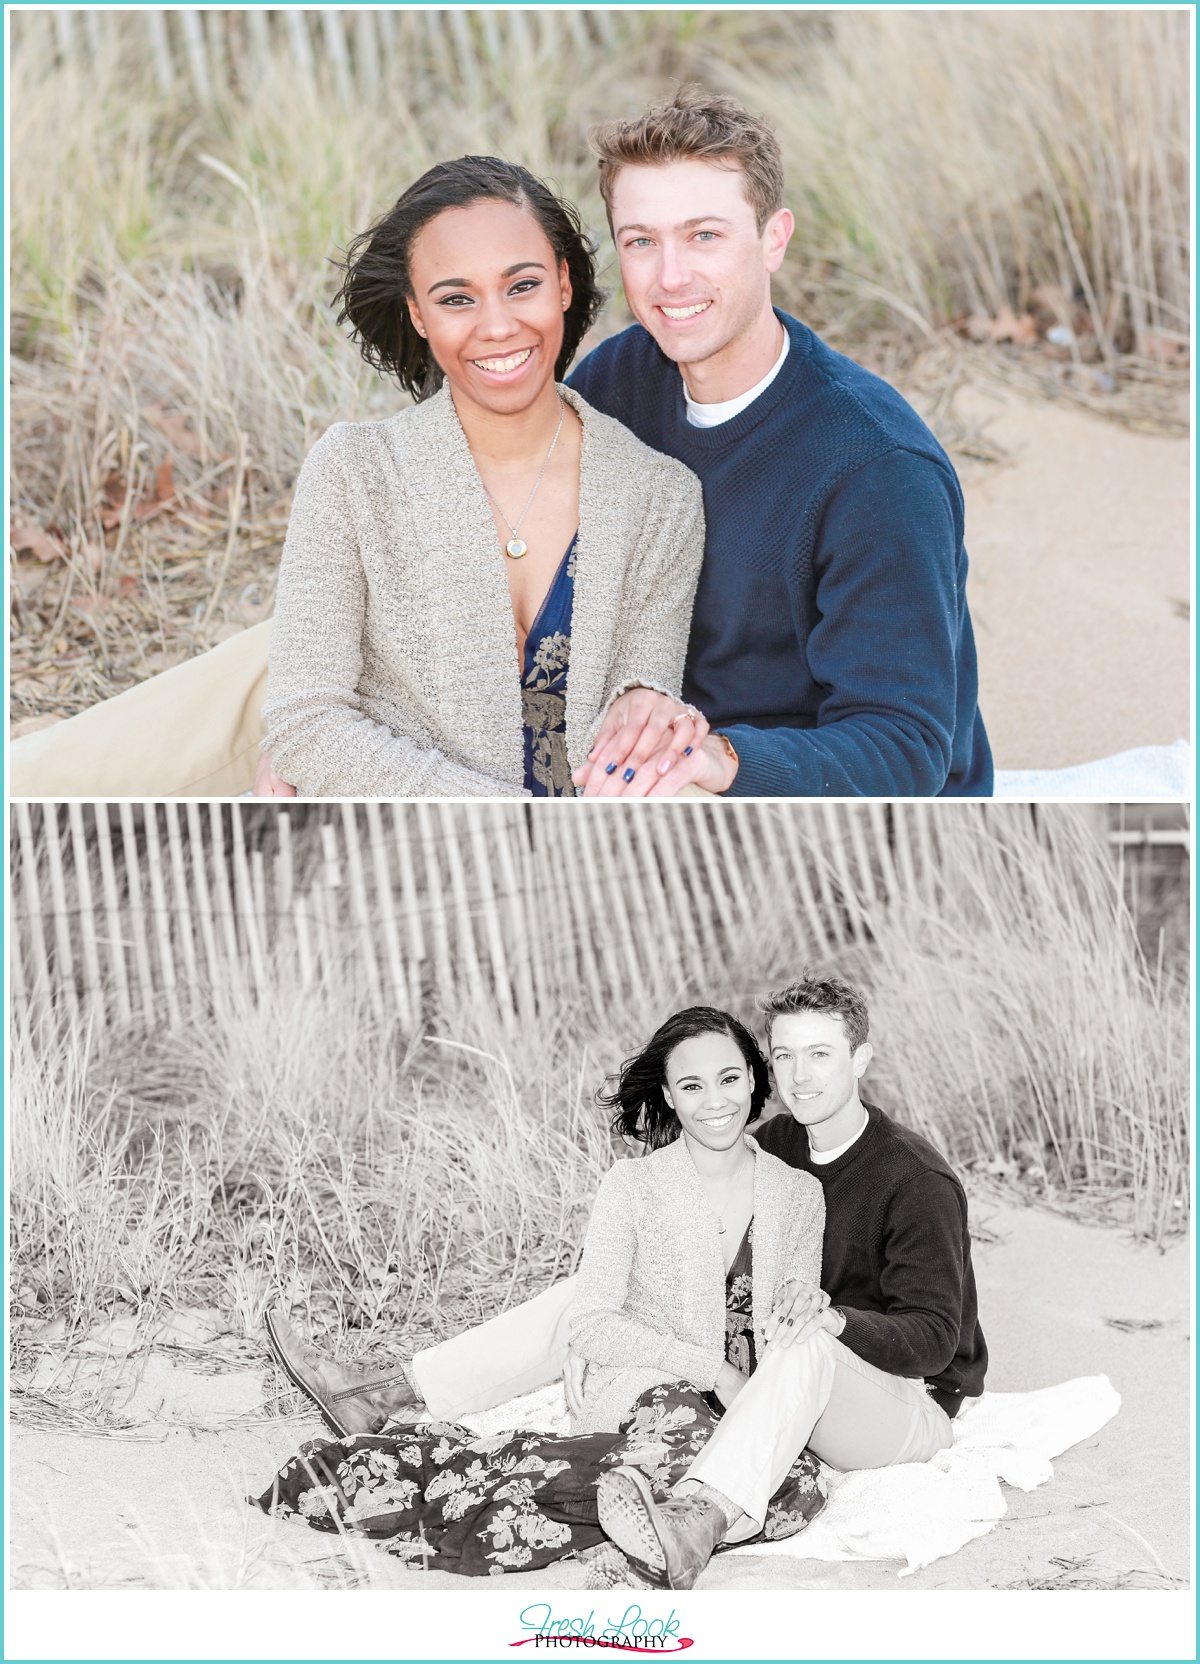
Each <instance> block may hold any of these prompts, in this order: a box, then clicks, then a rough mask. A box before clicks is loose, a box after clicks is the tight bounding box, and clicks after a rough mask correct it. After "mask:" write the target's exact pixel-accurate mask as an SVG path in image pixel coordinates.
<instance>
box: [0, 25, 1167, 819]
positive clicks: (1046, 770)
mask: <svg viewBox="0 0 1200 1664" xmlns="http://www.w3.org/2000/svg"><path fill="white" fill-rule="evenodd" d="M10 26H11V35H12V53H11V62H10V75H11V92H12V98H11V100H10V146H9V155H10V175H11V208H12V225H11V248H12V261H13V270H12V278H11V286H10V308H11V315H12V342H13V351H12V368H13V391H12V445H11V455H12V515H11V522H10V540H11V543H12V547H13V551H14V557H13V562H12V580H13V591H12V606H13V620H14V622H13V638H12V647H11V655H10V677H11V719H12V734H13V736H14V744H13V748H12V752H11V783H12V789H13V791H14V793H15V795H18V796H23V797H31V798H40V797H59V798H61V797H73V796H83V797H116V796H141V797H162V796H196V797H206V796H227V795H238V794H239V793H242V792H246V791H249V790H251V789H253V788H254V786H255V779H256V771H257V777H258V790H259V792H260V794H263V795H291V794H292V793H293V792H298V793H299V794H300V795H302V796H310V797H311V796H323V797H334V798H337V797H381V798H389V797H425V796H434V797H456V796H471V797H485V796H493V797H494V796H501V797H504V796H521V795H525V794H530V795H533V796H545V795H549V796H570V795H588V796H592V795H599V796H637V797H641V796H646V795H650V794H653V795H656V796H673V795H677V793H678V792H680V791H687V792H689V793H691V792H698V791H703V792H705V793H708V794H710V795H714V794H715V795H721V796H729V795H732V796H738V797H759V796H798V797H812V796H831V797H840V796H862V797H880V798H891V797H934V796H954V797H960V796H970V797H988V796H992V795H993V794H995V795H998V796H1001V797H1004V796H1008V797H1018V798H1021V799H1029V798H1034V797H1041V798H1061V797H1074V798H1086V799H1090V800H1092V801H1117V800H1119V801H1126V800H1129V799H1131V798H1135V797H1146V798H1149V799H1151V800H1159V801H1163V800H1168V799H1172V798H1176V799H1183V798H1186V797H1187V796H1188V795H1189V791H1190V776H1191V752H1190V747H1189V744H1188V742H1189V740H1190V705H1189V700H1190V693H1189V653H1190V639H1191V625H1190V596H1191V590H1190V549H1191V542H1190V532H1189V492H1190V461H1189V441H1188V399H1189V376H1190V346H1189V341H1190V333H1189V332H1190V319H1189V310H1188V309H1189V304H1190V302H1189V293H1190V281H1191V278H1190V265H1189V256H1190V242H1189V224H1190V201H1189V170H1190V154H1189V144H1190V140H1189V82H1188V62H1189V45H1188V43H1189V39H1190V27H1191V22H1190V18H1189V15H1188V14H1187V12H1186V11H1182V10H1175V11H1170V10H1156V9H1152V8H1145V9H1143V8H1132V9H1126V10H1120V9H1117V10H1111V11H1104V10H1089V9H1086V8H1082V9H1081V8H1067V9H1064V10H1061V11H1049V10H1039V9H1036V8H1034V9H1031V8H1021V9H1017V10H1011V11H1003V10H994V11H993V10H989V9H987V8H982V9H975V10H939V9H934V10H930V11H923V12H922V11H909V10H905V9H903V8H900V9H894V8H887V9H884V10H878V11H857V10H849V11H843V12H819V11H807V10H796V9H790V8H781V9H779V10H769V9H768V10H760V9H756V8H740V7H739V8H727V9H710V10H703V9H701V10H688V11H674V10H670V9H668V10H664V11H644V10H639V9H636V8H633V9H629V10H625V9H611V10H603V9H601V10H580V11H576V10H555V9H528V10H503V9H500V10H495V11H491V10H478V11H471V10H453V9H441V10H432V9H430V10H426V9H420V8H415V9H399V10H393V9H391V8H379V9H376V10H362V11H357V12H342V11H336V10H328V9H316V10H311V11H299V10H292V11H268V10H260V9H257V8H249V9H247V10H245V11H236V10H229V11H222V10H191V9H187V8H184V9H180V10H177V11H159V10H155V9H146V10H141V11H133V10H130V11H121V10H115V11H109V10H106V9H103V8H100V9H96V10H91V11H73V10H70V9H65V10H58V11H55V12H49V11H44V10H39V9H31V10H23V9H14V10H13V11H12V12H11V13H10ZM710 220H711V222H712V223H711V224H709V223H707V222H708V221H710ZM518 268H519V269H518ZM559 388H561V389H562V392H561V394H560V393H559V392H558V391H557V389H559ZM631 435H632V437H631ZM650 453H653V454H650ZM697 482H698V483H697ZM701 499H702V501H701ZM514 624H515V634H516V641H515V644H514V642H513V640H512V636H513V628H514ZM514 645H515V647H516V653H517V669H518V676H517V678H516V679H514V677H513V675H512V662H511V661H512V651H513V647H514ZM268 647H269V652H268ZM268 667H269V670H268ZM80 717H83V718H84V720H82V721H80V720H79V719H80ZM264 742H265V747H266V749H265V752H264V751H262V750H261V749H260V747H261V746H262V745H263V743H264ZM264 758H265V759H266V760H265V761H264V760H263V759H264ZM631 769H632V772H630V771H631Z"/></svg>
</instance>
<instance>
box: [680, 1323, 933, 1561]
mask: <svg viewBox="0 0 1200 1664" xmlns="http://www.w3.org/2000/svg"><path fill="white" fill-rule="evenodd" d="M950 1442H951V1426H950V1417H949V1416H948V1415H947V1414H946V1412H945V1411H944V1410H943V1409H941V1408H940V1407H939V1406H938V1405H937V1404H935V1403H934V1401H933V1399H932V1398H931V1397H930V1396H929V1394H928V1392H927V1391H926V1390H925V1383H924V1381H911V1380H908V1379H906V1378H904V1377H902V1376H899V1375H888V1374H886V1373H885V1372H884V1371H883V1370H882V1369H876V1368H875V1366H874V1365H873V1364H868V1363H864V1362H863V1360H862V1359H861V1358H860V1357H858V1356H856V1354H855V1353H853V1352H851V1350H850V1348H849V1347H847V1346H843V1345H842V1343H841V1341H840V1340H834V1338H833V1336H832V1335H829V1334H827V1333H826V1332H825V1331H824V1330H821V1331H818V1333H817V1334H815V1335H813V1336H812V1337H811V1338H810V1339H808V1340H805V1341H799V1342H794V1343H793V1344H792V1345H791V1346H772V1347H769V1348H768V1349H767V1352H766V1354H765V1356H764V1357H763V1359H762V1361H761V1362H760V1364H759V1366H758V1368H757V1369H756V1370H755V1372H754V1374H753V1375H752V1376H751V1377H750V1379H749V1381H748V1382H747V1383H746V1385H745V1386H744V1387H743V1388H742V1390H741V1392H740V1393H739V1394H738V1395H737V1397H736V1398H735V1399H734V1401H733V1404H732V1406H731V1407H730V1408H729V1409H728V1410H726V1412H725V1414H724V1416H723V1417H722V1418H721V1422H720V1424H719V1426H718V1427H717V1430H716V1432H715V1433H714V1434H713V1436H712V1438H711V1439H709V1441H708V1443H707V1444H706V1445H705V1447H704V1449H703V1450H702V1451H701V1452H700V1454H699V1456H697V1458H696V1460H695V1461H694V1462H693V1463H692V1465H691V1467H690V1468H689V1469H688V1471H687V1475H686V1477H685V1478H684V1479H682V1480H681V1481H680V1484H679V1489H680V1490H681V1491H683V1490H686V1489H688V1488H690V1487H691V1486H692V1485H693V1484H695V1483H703V1484H705V1485H711V1486H712V1487H713V1488H714V1489H715V1490H718V1491H720V1492H721V1493H722V1494H723V1495H724V1496H727V1497H728V1498H729V1500H730V1501H731V1502H735V1503H736V1504H737V1506H738V1507H739V1508H740V1509H741V1511H742V1513H743V1514H744V1515H746V1516H747V1518H746V1519H744V1520H739V1521H737V1522H736V1523H735V1525H734V1527H733V1529H732V1530H731V1531H730V1533H729V1536H728V1539H727V1541H729V1542H738V1541H740V1539H741V1538H743V1537H752V1536H754V1534H755V1533H756V1532H757V1531H761V1529H762V1524H763V1521H764V1519H765V1518H766V1513H767V1504H768V1502H770V1500H771V1498H772V1497H773V1496H774V1495H775V1492H776V1491H777V1490H778V1489H779V1487H780V1485H782V1483H783V1481H784V1478H785V1476H786V1474H787V1471H788V1469H789V1468H790V1467H791V1465H792V1463H793V1462H794V1461H795V1460H796V1457H797V1456H798V1455H799V1454H800V1452H801V1451H802V1450H803V1449H804V1448H805V1447H806V1446H807V1447H808V1449H809V1450H811V1451H812V1452H813V1454H814V1455H815V1456H819V1457H820V1458H821V1460H822V1461H823V1462H828V1463H829V1465H830V1467H834V1468H840V1469H842V1470H843V1471H846V1470H848V1469H851V1468H887V1467H892V1466H893V1465H895V1464H896V1463H899V1462H927V1461H929V1459H930V1457H932V1456H936V1455H937V1453H938V1451H939V1450H945V1449H947V1447H948V1446H949V1444H950Z"/></svg>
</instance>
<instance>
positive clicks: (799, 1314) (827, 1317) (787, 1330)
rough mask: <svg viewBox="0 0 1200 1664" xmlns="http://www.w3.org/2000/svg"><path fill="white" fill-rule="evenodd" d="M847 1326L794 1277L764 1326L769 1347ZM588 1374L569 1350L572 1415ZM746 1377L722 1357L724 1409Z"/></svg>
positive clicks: (825, 1299)
mask: <svg viewBox="0 0 1200 1664" xmlns="http://www.w3.org/2000/svg"><path fill="white" fill-rule="evenodd" d="M845 1327H846V1319H845V1317H844V1316H843V1314H842V1313H841V1312H839V1311H835V1310H834V1309H833V1308H832V1307H831V1306H830V1304H829V1296H828V1295H827V1294H826V1293H825V1290H824V1289H821V1288H817V1287H816V1286H815V1285H814V1284H813V1283H806V1282H803V1281H802V1280H801V1279H800V1278H799V1277H793V1278H792V1279H791V1280H790V1281H789V1282H787V1283H785V1284H784V1287H783V1293H782V1294H781V1295H780V1296H779V1299H778V1300H777V1301H776V1302H775V1309H774V1310H773V1311H772V1313H771V1315H770V1317H769V1318H768V1319H767V1321H766V1324H765V1325H764V1328H763V1334H764V1335H765V1337H766V1341H767V1345H768V1346H772V1345H774V1346H794V1345H795V1344H796V1342H797V1341H802V1340H808V1339H809V1338H810V1337H811V1336H812V1335H815V1334H816V1333H817V1332H818V1331H819V1330H821V1329H826V1330H828V1332H829V1333H830V1334H831V1335H833V1336H834V1338H835V1339H836V1338H837V1336H838V1335H840V1334H841V1333H842V1331H843V1330H844V1329H845ZM586 1374H587V1359H586V1358H581V1357H580V1356H579V1354H578V1352H573V1351H568V1353H567V1356H566V1359H565V1361H564V1363H563V1391H564V1392H565V1394H566V1399H567V1408H568V1410H570V1412H571V1414H572V1415H573V1416H576V1417H579V1416H581V1415H582V1414H583V1380H584V1376H585V1375H586ZM748 1379H749V1377H748V1376H745V1375H743V1374H742V1372H741V1370H740V1369H736V1368H735V1367H734V1365H733V1364H731V1363H730V1362H729V1361H728V1360H725V1361H724V1362H723V1363H722V1364H721V1367H720V1369H719V1370H718V1371H717V1379H716V1381H715V1383H714V1384H713V1392H714V1393H715V1394H716V1396H717V1398H718V1399H719V1400H720V1402H721V1403H722V1404H723V1405H724V1406H725V1408H726V1409H728V1408H729V1406H730V1405H731V1404H732V1403H733V1401H734V1399H735V1398H736V1397H737V1395H738V1393H740V1392H741V1390H742V1388H743V1387H744V1386H745V1385H746V1382H747V1380H748Z"/></svg>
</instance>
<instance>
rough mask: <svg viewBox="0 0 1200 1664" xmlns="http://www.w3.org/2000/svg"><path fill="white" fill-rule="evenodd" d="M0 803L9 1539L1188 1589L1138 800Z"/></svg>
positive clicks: (1181, 1157) (1182, 1345)
mask: <svg viewBox="0 0 1200 1664" xmlns="http://www.w3.org/2000/svg"><path fill="white" fill-rule="evenodd" d="M11 830H12V840H13V843H12V849H11V870H12V880H11V882H12V895H11V897H10V907H9V919H10V944H11V955H10V976H11V989H12V1018H13V1034H12V1041H11V1052H10V1056H11V1061H12V1092H11V1096H10V1105H9V1115H8V1122H9V1139H10V1149H11V1186H12V1193H11V1205H10V1225H11V1255H12V1258H11V1262H10V1284H11V1288H12V1297H13V1302H14V1312H15V1313H16V1314H17V1315H16V1316H15V1318H14V1321H13V1329H12V1334H13V1345H14V1354H13V1375H12V1398H11V1404H12V1412H13V1417H14V1423H15V1425H14V1431H13V1439H12V1445H11V1458H10V1460H11V1466H10V1485H11V1487H12V1507H13V1514H12V1533H13V1535H12V1541H11V1543H10V1554H9V1568H10V1571H9V1575H10V1578H11V1579H12V1581H13V1583H14V1585H15V1586H17V1587H24V1588H37V1589H98V1588H108V1589H156V1588H157V1589H164V1588H165V1589H172V1588H174V1589H235V1588H257V1589H320V1588H334V1589H354V1588H372V1589H377V1588H385V1589H411V1588H417V1587H420V1588H431V1587H432V1588H442V1589H446V1590H451V1589H463V1588H470V1587H471V1586H472V1583H471V1580H472V1579H475V1580H478V1579H483V1580H486V1581H487V1582H488V1583H490V1584H491V1585H492V1586H493V1587H494V1586H495V1583H496V1580H497V1579H498V1578H502V1579H503V1581H504V1583H505V1585H506V1586H507V1585H508V1584H509V1583H510V1582H511V1583H517V1584H527V1585H531V1586H533V1587H537V1588H552V1589H564V1590H584V1591H588V1590H605V1589H614V1588H615V1589H634V1590H637V1589H646V1588H668V1589H676V1590H679V1589H689V1588H694V1587H698V1588H700V1589H734V1590H736V1589H740V1588H755V1589H758V1588H766V1589H794V1590H798V1591H799V1590H805V1589H843V1590H861V1589H881V1588H888V1587H894V1586H895V1585H896V1582H897V1579H898V1578H899V1579H902V1580H905V1581H906V1582H907V1583H908V1584H909V1586H911V1587H913V1588H919V1589H920V1588H923V1589H960V1590H961V1589H1018V1588H1024V1589H1043V1590H1045V1589H1061V1590H1080V1589H1112V1590H1115V1589H1169V1588H1172V1587H1179V1586H1181V1584H1182V1582H1183V1581H1184V1580H1186V1577H1187V1571H1188V1563H1189V1554H1190V1546H1189V1520H1190V1502H1189V1495H1188V1471H1187V1465H1186V1463H1185V1462H1184V1461H1183V1460H1182V1456H1183V1454H1184V1453H1185V1452H1186V1450H1187V1446H1188V1438H1189V1426H1190V1407H1189V1346H1188V1331H1189V1321H1188V1316H1189V1302H1190V1286H1189V1272H1190V1261H1189V1255H1188V1249H1187V1245H1186V1238H1185V1230H1184V1228H1185V1225H1186V1218H1187V1204H1188V1188H1189V1160H1188V1111H1189V1070H1190V1056H1189V1022H1188V987H1189V954H1188V896H1189V866H1188V845H1187V832H1186V828H1185V825H1184V817H1183V814H1182V812H1181V811H1180V810H1179V809H1178V808H1176V807H1173V806H1159V807H1150V806H1136V807H1134V806H1131V807H1129V808H1126V809H1121V808H1114V807H1113V806H1025V805H996V806H992V807H987V806H979V805H966V804H964V805H954V806H950V805H947V806H944V807H943V808H942V809H941V810H940V811H939V812H936V813H935V812H933V811H931V810H930V808H929V807H927V806H920V805H912V806H907V807H901V806H895V807H892V808H888V809H884V808H880V807H876V806H870V805H867V806H854V805H845V806H839V807H834V806H831V805H830V806H825V807H821V806H804V805H782V804H747V805H743V806H740V807H734V808H732V809H723V808H721V807H720V806H718V805H712V806H709V805H703V804H680V805H658V806H647V807H646V808H645V809H644V810H643V811H640V812H638V813H637V814H636V815H633V816H631V815H630V814H629V813H628V811H624V810H621V809H616V810H610V811H608V812H596V813H588V814H585V815H583V816H582V817H580V816H579V814H578V813H577V812H576V811H573V810H571V809H570V808H569V807H566V806H563V807H562V808H560V809H550V810H545V811H543V810H538V809H536V808H534V807H521V806H518V805H514V806H511V807H508V808H499V807H496V808H492V809H489V810H484V809H482V808H480V807H479V806H472V805H426V804H417V805H366V806H357V807H355V806H351V805H341V806H335V805H331V806H325V807H322V806H316V805H314V806H305V805H299V804H297V805H291V806H280V805H275V804H245V805H238V804H234V805H229V804H224V805H218V804H215V803H214V804H208V805H204V806H200V805H195V804H192V805H187V806H184V805H179V804H172V803H166V804H161V805H157V806H155V805H133V804H129V803H122V804H119V805H118V804H105V803H95V804H72V805H69V806H58V807H54V806H49V807H47V806H42V805H34V806H28V805H24V804H18V805H16V806H15V808H14V810H13V824H12V829H11ZM474 1586H475V1587H478V1586H479V1584H478V1582H476V1583H475V1585H474Z"/></svg>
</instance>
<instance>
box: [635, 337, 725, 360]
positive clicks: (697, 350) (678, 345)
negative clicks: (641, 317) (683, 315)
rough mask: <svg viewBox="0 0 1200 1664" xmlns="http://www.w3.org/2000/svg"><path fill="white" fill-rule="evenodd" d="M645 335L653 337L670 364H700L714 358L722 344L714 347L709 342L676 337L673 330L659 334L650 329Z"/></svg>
mask: <svg viewBox="0 0 1200 1664" xmlns="http://www.w3.org/2000/svg"><path fill="white" fill-rule="evenodd" d="M647 333H648V334H649V335H652V336H653V337H654V340H655V342H656V343H657V344H658V346H659V347H660V348H661V350H662V353H663V356H664V357H665V358H669V359H670V360H671V362H672V364H702V363H703V362H704V360H705V359H706V358H714V357H715V356H716V355H717V353H719V352H720V350H721V345H723V344H724V343H721V344H719V345H716V346H714V345H713V343H712V342H711V341H694V340H691V339H689V338H688V337H686V336H680V335H676V334H675V332H674V331H673V330H668V331H665V332H661V333H660V332H658V331H656V330H653V329H650V330H648V331H647Z"/></svg>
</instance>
